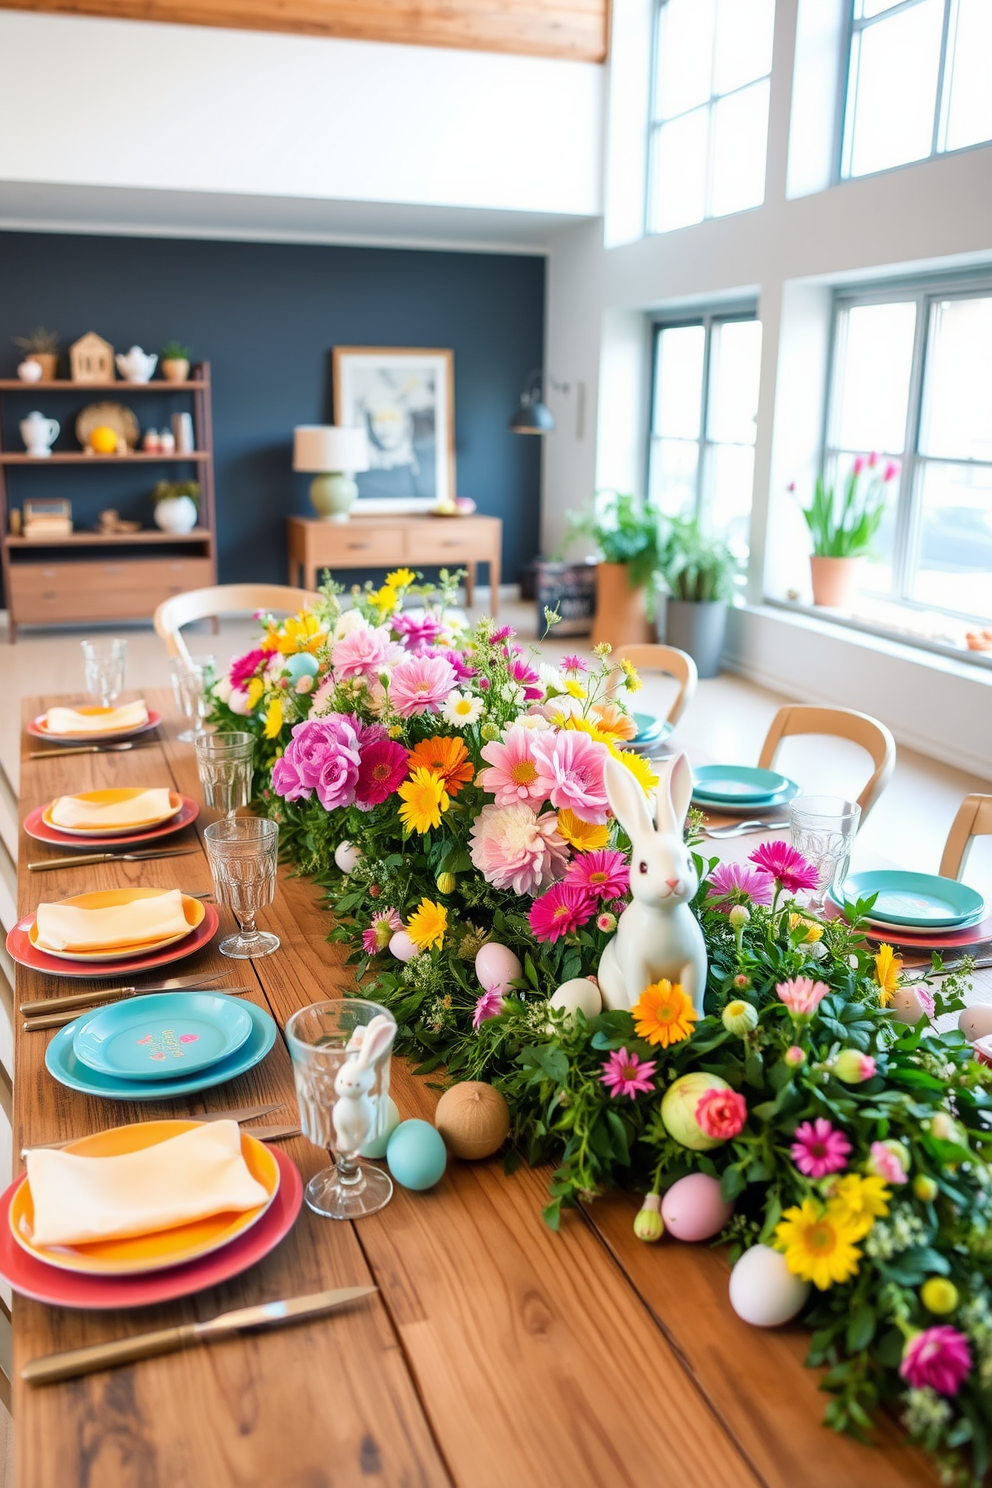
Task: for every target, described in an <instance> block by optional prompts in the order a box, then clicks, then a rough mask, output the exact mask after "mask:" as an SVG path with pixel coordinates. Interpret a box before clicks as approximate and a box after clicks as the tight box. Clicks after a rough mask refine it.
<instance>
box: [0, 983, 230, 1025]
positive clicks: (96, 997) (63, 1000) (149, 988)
mask: <svg viewBox="0 0 992 1488" xmlns="http://www.w3.org/2000/svg"><path fill="white" fill-rule="evenodd" d="M230 974H231V973H230V972H229V971H206V972H203V971H201V972H197V973H195V974H194V975H193V976H175V977H166V978H165V979H164V981H159V982H142V983H141V984H140V985H139V983H137V982H127V983H125V984H124V985H123V986H120V987H91V988H90V989H89V991H88V992H67V993H65V994H64V995H62V996H59V997H35V998H31V999H30V1000H29V1001H28V1002H22V1003H21V1004H20V1005H19V1007H18V1009H17V1011H18V1012H19V1013H23V1014H24V1016H25V1017H26V1018H30V1017H31V1016H32V1014H34V1013H60V1012H61V1011H62V1009H63V1008H76V1007H88V1006H89V1004H90V1003H91V1002H110V1001H112V1000H113V998H115V997H139V996H141V995H143V994H144V993H145V992H178V991H179V990H180V989H181V988H183V987H197V988H199V987H202V986H204V984H205V983H207V982H219V981H220V979H221V977H225V976H230Z"/></svg>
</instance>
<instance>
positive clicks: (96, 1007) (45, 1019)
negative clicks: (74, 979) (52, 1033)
mask: <svg viewBox="0 0 992 1488" xmlns="http://www.w3.org/2000/svg"><path fill="white" fill-rule="evenodd" d="M210 990H211V991H212V992H213V993H214V995H215V996H216V997H244V996H245V995H246V994H247V993H249V992H253V991H255V988H254V987H212V988H211V989H210ZM143 995H144V989H142V991H141V992H128V993H126V994H125V996H124V997H115V998H113V999H112V1002H113V1003H118V1002H125V1001H126V1000H127V998H128V997H142V996H143ZM165 995H166V996H168V993H166V994H165ZM106 1006H107V1004H106V1003H103V1002H99V1001H97V1000H96V998H95V997H91V999H90V1001H89V1002H88V1003H87V1004H85V1005H84V1006H83V1007H78V1008H70V1010H69V1011H68V1012H66V1013H48V1014H44V1015H42V1016H40V1017H39V1016H35V1017H31V1018H26V1019H25V1021H24V1022H23V1023H22V1024H21V1028H22V1029H23V1030H24V1032H25V1033H37V1032H39V1030H41V1029H44V1028H64V1027H65V1025H66V1024H67V1023H74V1022H75V1021H76V1019H77V1018H82V1017H83V1016H84V1015H85V1014H86V1013H95V1012H98V1011H100V1010H101V1009H103V1008H104V1007H106Z"/></svg>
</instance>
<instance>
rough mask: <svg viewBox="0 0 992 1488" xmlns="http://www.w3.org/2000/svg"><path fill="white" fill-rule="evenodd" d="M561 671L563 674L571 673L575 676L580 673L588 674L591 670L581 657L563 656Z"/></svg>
mask: <svg viewBox="0 0 992 1488" xmlns="http://www.w3.org/2000/svg"><path fill="white" fill-rule="evenodd" d="M561 669H562V671H563V672H571V673H573V675H575V676H577V675H578V674H579V673H580V672H587V671H588V670H589V668H588V666H587V665H586V663H585V662H584V661H583V660H582V657H581V656H563V657H562V659H561Z"/></svg>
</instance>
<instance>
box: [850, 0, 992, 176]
mask: <svg viewBox="0 0 992 1488" xmlns="http://www.w3.org/2000/svg"><path fill="white" fill-rule="evenodd" d="M853 7H854V9H853V16H852V21H851V47H850V61H849V65H848V76H847V106H846V109H845V118H844V139H843V151H842V160H841V174H842V175H844V176H864V175H868V174H869V173H870V172H872V171H880V170H889V169H890V168H891V167H892V166H895V165H905V164H907V163H908V162H909V161H911V160H924V159H926V157H927V156H928V155H934V154H937V153H939V152H940V151H943V150H961V149H964V148H965V147H966V146H967V145H976V144H981V143H982V142H983V141H985V140H992V83H990V67H992V3H990V0H853Z"/></svg>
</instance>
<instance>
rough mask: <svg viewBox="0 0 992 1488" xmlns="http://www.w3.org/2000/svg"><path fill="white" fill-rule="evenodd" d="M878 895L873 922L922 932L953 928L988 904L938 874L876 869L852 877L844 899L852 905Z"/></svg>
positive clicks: (961, 885) (977, 913)
mask: <svg viewBox="0 0 992 1488" xmlns="http://www.w3.org/2000/svg"><path fill="white" fill-rule="evenodd" d="M869 894H877V895H878V897H877V899H876V900H875V904H874V908H873V909H872V911H871V917H872V920H873V921H874V922H875V923H876V924H878V925H887V924H892V925H901V926H911V927H913V928H918V929H921V930H933V929H940V928H953V927H954V926H958V925H963V924H964V922H965V921H966V920H970V919H973V918H974V917H975V916H976V915H980V914H981V913H982V912H983V911H984V909H985V900H984V899H983V898H982V896H981V894H979V893H977V892H976V891H975V890H974V889H969V887H968V885H967V884H963V883H958V881H957V879H954V878H938V877H937V875H936V874H935V873H904V872H901V871H899V870H897V869H893V868H876V869H874V870H873V871H871V872H867V873H852V874H849V876H848V879H847V882H846V883H845V885H844V896H845V898H846V899H848V900H850V901H851V902H852V903H853V902H854V901H855V900H858V899H867V898H868V896H869Z"/></svg>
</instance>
